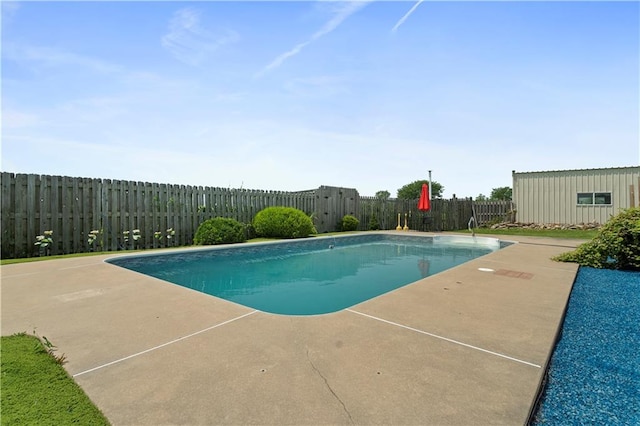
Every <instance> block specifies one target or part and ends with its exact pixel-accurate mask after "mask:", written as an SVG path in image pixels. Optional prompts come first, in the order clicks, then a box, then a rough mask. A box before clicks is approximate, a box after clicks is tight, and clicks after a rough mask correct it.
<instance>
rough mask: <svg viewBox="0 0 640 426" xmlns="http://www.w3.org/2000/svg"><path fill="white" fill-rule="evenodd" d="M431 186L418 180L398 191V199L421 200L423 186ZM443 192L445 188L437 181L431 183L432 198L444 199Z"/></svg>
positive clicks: (425, 181)
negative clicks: (424, 184)
mask: <svg viewBox="0 0 640 426" xmlns="http://www.w3.org/2000/svg"><path fill="white" fill-rule="evenodd" d="M423 183H426V184H429V181H427V180H417V181H415V182H411V183H408V184H406V185H405V186H403V187H402V188H400V189H398V198H399V199H401V200H417V199H418V198H420V192H421V191H422V184H423ZM442 191H444V186H442V185H440V184H439V183H438V182H436V181H435V180H432V181H431V196H432V197H433V198H442Z"/></svg>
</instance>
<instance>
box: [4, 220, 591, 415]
mask: <svg viewBox="0 0 640 426" xmlns="http://www.w3.org/2000/svg"><path fill="white" fill-rule="evenodd" d="M393 233H395V232H393ZM398 233H399V234H400V233H401V234H403V235H434V234H428V233H417V232H412V231H408V232H398ZM438 235H449V233H443V234H438ZM452 235H454V234H452ZM497 237H498V238H502V239H504V240H510V241H518V242H519V244H514V245H512V246H509V247H507V248H505V249H502V250H499V251H497V252H494V253H491V254H489V255H487V256H483V257H481V258H478V259H475V260H472V261H470V262H467V263H465V264H463V265H460V266H458V267H455V268H453V269H450V270H448V271H445V272H442V273H440V274H437V275H434V276H432V277H427V278H425V279H422V280H420V281H418V282H416V283H414V284H411V285H408V286H405V287H402V288H400V289H397V290H395V291H392V292H390V293H387V294H384V295H382V296H379V297H376V298H374V299H371V300H368V301H366V302H363V303H360V304H358V305H355V306H353V307H351V308H349V309H346V310H343V311H340V312H336V313H332V314H326V315H318V316H280V315H273V314H268V313H263V312H259V311H255V310H253V309H251V308H247V307H244V306H241V305H237V304H234V303H231V302H227V301H225V300H222V299H218V298H216V297H213V296H209V295H206V294H202V293H199V292H196V291H193V290H190V289H187V288H183V287H180V286H177V285H174V284H171V283H168V282H165V281H162V280H159V279H156V278H152V277H148V276H145V275H142V274H138V273H136V272H132V271H129V270H126V269H123V268H120V267H117V266H114V265H111V264H108V263H105V262H104V259H106V258H109V257H114V256H119V255H123V254H126V253H122V254H120V253H118V254H116V253H114V254H112V255H105V256H91V257H79V258H70V259H61V260H48V261H42V262H33V263H22V264H14V265H5V266H2V267H1V273H2V283H1V285H2V290H1V297H2V314H1V319H2V324H1V328H2V335H10V334H13V333H17V332H27V333H32V332H33V330H34V329H35V330H36V331H37V333H38V334H39V335H40V336H43V335H44V336H47V338H48V339H49V340H50V341H51V342H53V343H54V344H55V345H56V346H57V347H58V353H64V354H66V356H67V359H68V362H67V363H66V364H65V368H66V369H67V371H68V372H69V374H71V375H72V376H74V378H75V380H76V381H77V382H78V383H79V384H80V386H81V387H82V388H83V389H84V390H85V392H86V393H87V394H88V395H89V397H90V398H91V399H92V400H93V401H94V403H95V404H96V405H97V406H98V408H100V409H101V410H102V412H103V413H104V414H105V415H106V416H107V418H108V419H109V420H110V421H111V423H112V424H114V425H160V424H193V425H214V424H278V425H285V424H290V425H318V424H403V425H411V424H416V425H417V424H420V425H423V424H434V425H445V424H446V425H471V424H474V425H477V424H509V425H522V424H524V423H526V421H527V419H528V416H529V412H530V410H531V408H532V405H533V404H534V402H535V399H536V397H537V393H538V389H539V385H540V381H541V379H542V377H543V375H544V372H545V368H546V365H547V362H548V360H549V358H550V356H551V353H552V351H553V347H554V344H555V339H556V334H557V332H558V329H559V327H560V325H561V321H562V318H563V315H564V310H565V307H566V304H567V301H568V298H569V294H570V291H571V287H572V285H573V281H574V279H575V275H576V272H577V265H575V264H569V263H558V262H553V261H551V260H550V258H551V257H552V256H555V255H557V254H560V253H562V252H565V251H568V250H570V249H571V247H576V246H577V245H579V244H580V243H581V242H583V241H579V240H560V239H551V238H532V237H515V236H497ZM479 268H487V269H491V270H492V271H481V270H479Z"/></svg>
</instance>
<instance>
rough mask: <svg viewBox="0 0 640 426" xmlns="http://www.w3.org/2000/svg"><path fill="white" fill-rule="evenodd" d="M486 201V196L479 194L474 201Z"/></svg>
mask: <svg viewBox="0 0 640 426" xmlns="http://www.w3.org/2000/svg"><path fill="white" fill-rule="evenodd" d="M487 200H488V198H487V196H486V195H484V194H479V195H478V196H477V197H476V201H487Z"/></svg>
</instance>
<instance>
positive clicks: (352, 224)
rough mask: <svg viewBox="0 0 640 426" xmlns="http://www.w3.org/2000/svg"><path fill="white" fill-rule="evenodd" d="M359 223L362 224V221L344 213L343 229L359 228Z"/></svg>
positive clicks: (352, 229)
mask: <svg viewBox="0 0 640 426" xmlns="http://www.w3.org/2000/svg"><path fill="white" fill-rule="evenodd" d="M358 225H360V221H359V220H358V219H357V218H356V217H355V216H351V215H350V214H347V215H344V217H343V218H342V227H341V229H342V230H343V231H356V230H357V229H358Z"/></svg>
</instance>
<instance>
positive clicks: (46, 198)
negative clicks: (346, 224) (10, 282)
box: [0, 173, 477, 258]
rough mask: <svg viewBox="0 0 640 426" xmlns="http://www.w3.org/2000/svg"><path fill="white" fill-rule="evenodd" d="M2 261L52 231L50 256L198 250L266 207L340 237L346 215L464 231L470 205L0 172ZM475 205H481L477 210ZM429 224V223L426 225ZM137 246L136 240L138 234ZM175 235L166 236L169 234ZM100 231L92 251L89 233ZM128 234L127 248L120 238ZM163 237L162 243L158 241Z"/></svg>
mask: <svg viewBox="0 0 640 426" xmlns="http://www.w3.org/2000/svg"><path fill="white" fill-rule="evenodd" d="M0 187H1V200H2V209H1V220H2V223H1V225H2V228H1V232H2V258H21V257H32V256H37V255H38V254H40V251H39V250H40V249H39V248H38V246H35V245H34V243H35V241H36V237H37V236H38V235H42V234H43V233H44V232H45V231H49V230H50V231H53V244H52V245H51V247H48V248H47V253H49V254H67V253H82V252H88V251H93V250H96V251H97V250H100V251H116V250H124V249H132V248H138V249H149V248H158V247H168V246H184V245H191V244H192V243H193V236H194V234H195V232H196V230H197V228H198V225H199V224H200V223H202V222H204V221H205V220H207V219H211V218H214V217H228V218H233V219H236V220H238V221H239V222H243V223H251V221H252V220H253V217H254V216H255V215H256V214H257V213H258V212H259V211H260V210H262V209H264V208H265V207H271V206H285V207H295V208H297V209H300V210H302V211H303V212H305V213H306V214H309V215H311V216H312V219H313V222H314V225H315V226H316V229H317V230H318V232H320V233H324V232H331V231H335V230H337V229H339V228H338V224H339V223H340V221H341V220H342V217H343V216H344V215H347V214H349V215H353V216H355V217H356V218H358V220H359V221H360V224H359V229H360V230H368V229H369V225H370V222H371V219H372V216H373V215H375V217H376V219H377V221H378V222H379V224H380V228H381V229H395V228H396V226H397V218H398V213H399V214H400V215H401V226H404V224H405V213H406V214H407V225H408V226H409V228H410V229H414V230H437V231H448V230H457V229H463V228H466V225H467V221H468V220H469V217H470V216H471V203H472V202H471V200H463V199H455V198H454V199H452V200H433V201H432V204H431V206H432V209H431V211H430V212H427V213H423V212H419V211H418V210H417V200H398V199H388V200H379V199H376V198H374V197H360V196H359V195H358V191H356V190H355V189H350V188H336V187H329V186H321V187H320V188H317V189H314V190H309V191H300V192H283V191H260V190H246V189H224V188H214V187H202V186H185V185H168V184H158V183H147V182H133V181H121V180H109V179H90V178H75V177H66V176H41V175H35V174H28V175H27V174H13V173H2V174H1V175H0ZM476 205H477V204H476ZM425 217H428V218H430V220H431V223H430V224H429V225H428V226H427V225H425V224H423V218H425ZM134 229H138V230H140V239H139V240H137V241H134V240H133V232H132V231H133V230H134ZM168 229H173V231H174V232H175V235H172V238H171V239H168V238H166V237H167V230H168ZM94 230H97V231H99V233H98V236H97V238H96V240H95V241H94V243H93V244H89V243H88V234H89V233H90V232H91V231H94ZM125 231H129V232H130V234H129V241H125V238H124V235H123V232H125ZM155 233H159V236H160V238H156V237H155V236H154V234H155Z"/></svg>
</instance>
